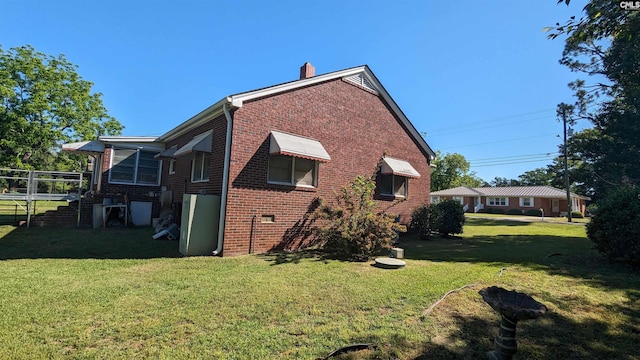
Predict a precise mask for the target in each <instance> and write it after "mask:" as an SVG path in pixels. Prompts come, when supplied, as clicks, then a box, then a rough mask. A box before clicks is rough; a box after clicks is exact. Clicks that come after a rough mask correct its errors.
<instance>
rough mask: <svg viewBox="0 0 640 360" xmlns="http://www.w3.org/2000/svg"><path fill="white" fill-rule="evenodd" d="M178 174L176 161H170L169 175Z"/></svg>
mask: <svg viewBox="0 0 640 360" xmlns="http://www.w3.org/2000/svg"><path fill="white" fill-rule="evenodd" d="M175 173H176V159H174V158H171V159H169V175H173V174H175Z"/></svg>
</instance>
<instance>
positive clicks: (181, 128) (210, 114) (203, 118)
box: [158, 97, 242, 142]
mask: <svg viewBox="0 0 640 360" xmlns="http://www.w3.org/2000/svg"><path fill="white" fill-rule="evenodd" d="M224 104H231V105H232V106H234V107H241V106H242V103H240V105H239V106H237V105H236V104H234V103H233V102H232V100H231V98H230V97H224V98H222V99H221V100H220V101H218V102H216V103H215V104H213V105H211V106H209V107H208V108H206V109H204V110H202V111H201V112H199V113H197V114H196V115H194V116H192V117H191V118H189V119H188V120H186V121H184V122H183V123H182V124H180V125H178V126H176V127H174V128H173V129H171V130H169V131H167V132H166V133H165V134H163V135H161V136H160V137H158V141H160V142H167V141H171V140H173V139H175V138H177V137H178V136H180V135H182V134H184V133H186V132H187V131H189V130H191V129H194V128H196V127H198V126H200V125H202V124H204V123H206V122H207V121H209V120H213V119H214V118H216V117H218V116H220V115H222V114H223V113H224V111H223V109H222V107H223V106H224Z"/></svg>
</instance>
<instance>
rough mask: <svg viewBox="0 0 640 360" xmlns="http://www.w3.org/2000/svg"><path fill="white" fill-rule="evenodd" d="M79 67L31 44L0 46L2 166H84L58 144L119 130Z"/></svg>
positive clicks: (75, 168)
mask: <svg viewBox="0 0 640 360" xmlns="http://www.w3.org/2000/svg"><path fill="white" fill-rule="evenodd" d="M76 68H77V66H75V65H73V64H72V63H70V62H69V61H68V60H67V59H66V58H65V57H64V55H59V56H57V57H55V56H48V55H45V54H43V53H40V52H37V51H36V50H35V49H34V48H33V47H31V46H29V45H27V46H21V47H16V48H12V49H9V50H8V51H5V50H3V49H2V48H1V47H0V166H2V167H12V168H25V169H44V170H81V169H80V168H79V164H77V163H76V162H73V161H72V158H73V155H69V154H66V153H60V151H59V147H60V144H62V143H66V142H74V141H83V140H94V139H97V137H98V136H100V135H119V134H121V132H122V129H123V126H122V125H121V124H120V123H119V122H118V121H117V120H116V119H114V118H113V117H111V116H109V115H108V114H107V110H106V108H105V107H104V105H103V103H102V98H101V97H102V94H100V93H91V87H92V86H93V83H91V82H89V81H86V80H83V79H82V78H81V77H80V75H78V73H77V72H76Z"/></svg>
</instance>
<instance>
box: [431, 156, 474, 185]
mask: <svg viewBox="0 0 640 360" xmlns="http://www.w3.org/2000/svg"><path fill="white" fill-rule="evenodd" d="M433 164H434V165H435V169H434V170H433V171H432V172H431V191H439V190H444V189H450V188H454V187H458V186H468V187H479V186H482V184H483V183H484V182H483V181H482V179H480V178H479V177H477V176H476V174H475V172H473V171H469V167H470V164H469V162H468V161H467V159H465V157H464V156H462V155H460V154H457V153H453V154H448V153H447V154H445V155H442V153H441V152H440V151H437V152H436V159H435V160H434V161H433Z"/></svg>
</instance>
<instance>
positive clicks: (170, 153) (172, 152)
mask: <svg viewBox="0 0 640 360" xmlns="http://www.w3.org/2000/svg"><path fill="white" fill-rule="evenodd" d="M176 151H178V145H173V146H172V147H170V148H168V149H167V150H165V151H163V152H161V153H159V154H157V155H156V156H154V157H153V158H154V159H162V158H169V159H172V158H175V157H176Z"/></svg>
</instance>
